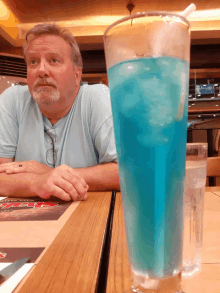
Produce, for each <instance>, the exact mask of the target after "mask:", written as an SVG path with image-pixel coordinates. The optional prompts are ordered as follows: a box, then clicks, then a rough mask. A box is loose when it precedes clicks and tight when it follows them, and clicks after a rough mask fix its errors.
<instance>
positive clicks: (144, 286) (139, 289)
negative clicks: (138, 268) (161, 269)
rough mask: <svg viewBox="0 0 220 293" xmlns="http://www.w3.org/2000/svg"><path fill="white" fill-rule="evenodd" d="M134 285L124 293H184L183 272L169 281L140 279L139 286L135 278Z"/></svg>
mask: <svg viewBox="0 0 220 293" xmlns="http://www.w3.org/2000/svg"><path fill="white" fill-rule="evenodd" d="M133 284H134V286H132V288H130V289H129V290H128V291H125V292H124V293H184V291H183V290H182V288H181V272H180V273H179V274H177V275H176V276H173V277H170V278H167V279H152V278H142V280H140V278H139V280H138V284H137V279H136V278H135V276H134V279H133ZM140 284H141V285H140Z"/></svg>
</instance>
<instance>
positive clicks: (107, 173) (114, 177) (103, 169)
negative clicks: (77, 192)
mask: <svg viewBox="0 0 220 293" xmlns="http://www.w3.org/2000/svg"><path fill="white" fill-rule="evenodd" d="M76 171H77V172H78V173H79V174H80V175H81V176H82V177H83V178H84V179H85V181H86V183H87V184H88V185H89V191H92V190H120V183H119V174H118V165H117V163H106V164H99V165H96V166H92V167H86V168H78V169H76Z"/></svg>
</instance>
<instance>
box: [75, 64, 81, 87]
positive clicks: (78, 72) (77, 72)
mask: <svg viewBox="0 0 220 293" xmlns="http://www.w3.org/2000/svg"><path fill="white" fill-rule="evenodd" d="M81 78H82V67H78V66H77V67H75V79H76V85H77V86H78V85H80V82H81Z"/></svg>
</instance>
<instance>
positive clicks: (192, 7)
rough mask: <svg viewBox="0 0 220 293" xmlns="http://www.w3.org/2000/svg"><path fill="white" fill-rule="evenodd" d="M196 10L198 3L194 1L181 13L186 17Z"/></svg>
mask: <svg viewBox="0 0 220 293" xmlns="http://www.w3.org/2000/svg"><path fill="white" fill-rule="evenodd" d="M195 10H196V5H195V4H194V3H191V4H190V5H189V6H188V7H187V8H186V9H185V10H184V11H183V12H182V13H181V15H182V16H184V17H185V18H186V17H188V16H189V15H190V14H191V13H192V12H194V11H195Z"/></svg>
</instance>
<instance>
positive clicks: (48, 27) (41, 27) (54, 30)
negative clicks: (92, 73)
mask: <svg viewBox="0 0 220 293" xmlns="http://www.w3.org/2000/svg"><path fill="white" fill-rule="evenodd" d="M41 35H55V36H59V37H61V38H63V39H64V40H65V41H66V42H67V43H68V44H69V45H70V47H71V55H72V56H71V58H72V61H73V64H74V65H76V66H79V67H83V62H82V56H81V53H80V50H79V46H78V44H77V42H76V40H75V38H74V36H73V35H72V34H71V33H70V32H69V31H68V30H67V29H65V28H61V27H60V26H58V25H56V24H47V23H45V24H37V25H35V26H34V27H33V28H32V29H30V30H29V31H28V32H27V34H26V38H25V42H24V45H23V55H24V58H25V60H26V50H27V46H28V44H29V43H30V42H31V41H32V40H34V39H35V38H37V37H39V36H41Z"/></svg>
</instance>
